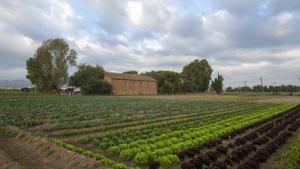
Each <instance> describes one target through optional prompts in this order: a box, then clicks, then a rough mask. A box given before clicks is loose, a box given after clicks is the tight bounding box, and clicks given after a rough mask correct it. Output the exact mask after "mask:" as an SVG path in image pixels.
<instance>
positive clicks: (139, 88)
mask: <svg viewBox="0 0 300 169" xmlns="http://www.w3.org/2000/svg"><path fill="white" fill-rule="evenodd" d="M104 79H105V80H106V81H108V82H109V83H110V84H111V85H112V93H113V94H114V95H156V94H157V88H156V82H154V81H142V80H123V79H111V78H109V77H105V78H104Z"/></svg>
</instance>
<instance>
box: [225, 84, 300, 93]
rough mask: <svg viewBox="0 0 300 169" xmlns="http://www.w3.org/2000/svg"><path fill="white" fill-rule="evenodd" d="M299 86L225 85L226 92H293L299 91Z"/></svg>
mask: <svg viewBox="0 0 300 169" xmlns="http://www.w3.org/2000/svg"><path fill="white" fill-rule="evenodd" d="M299 91H300V86H296V85H277V86H275V85H269V86H266V85H265V86H263V87H262V86H261V85H255V86H253V87H249V86H243V87H235V88H233V87H227V88H226V92H269V93H281V92H286V93H294V92H299Z"/></svg>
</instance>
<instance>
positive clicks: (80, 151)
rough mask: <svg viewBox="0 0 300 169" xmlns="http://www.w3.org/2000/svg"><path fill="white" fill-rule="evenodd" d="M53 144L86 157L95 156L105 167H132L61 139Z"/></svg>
mask: <svg viewBox="0 0 300 169" xmlns="http://www.w3.org/2000/svg"><path fill="white" fill-rule="evenodd" d="M55 144H57V145H59V146H61V147H63V148H65V149H68V150H70V151H73V152H76V153H78V154H82V155H84V156H86V157H90V158H95V159H96V160H98V161H100V163H101V164H102V165H104V166H106V167H111V168H113V169H132V168H130V167H128V166H126V165H125V164H122V163H118V162H115V161H113V160H110V159H108V158H106V157H105V156H103V155H101V154H98V153H94V152H92V151H87V150H84V149H82V148H79V147H75V146H74V145H72V144H68V143H65V142H64V141H62V140H56V141H55Z"/></svg>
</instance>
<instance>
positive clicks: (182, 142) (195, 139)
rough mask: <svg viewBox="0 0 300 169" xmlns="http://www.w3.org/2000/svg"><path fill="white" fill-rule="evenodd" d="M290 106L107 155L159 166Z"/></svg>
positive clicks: (112, 149) (122, 147) (116, 149)
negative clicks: (177, 154) (180, 152)
mask: <svg viewBox="0 0 300 169" xmlns="http://www.w3.org/2000/svg"><path fill="white" fill-rule="evenodd" d="M293 106H294V105H291V104H287V105H278V106H275V107H273V108H270V109H267V110H264V111H260V112H256V113H255V114H250V115H242V116H235V117H233V118H229V119H226V120H223V121H220V122H216V123H212V124H208V125H205V126H201V127H197V128H190V129H187V130H178V131H174V132H170V133H167V134H162V135H160V136H156V137H152V138H147V139H143V140H138V141H135V142H132V143H129V144H120V145H118V146H112V147H110V148H109V149H108V152H110V153H114V154H119V155H120V156H121V157H122V158H124V159H126V160H131V159H135V162H136V163H138V164H141V163H143V162H144V164H148V163H149V162H151V161H159V162H160V163H162V162H163V161H164V160H166V159H165V158H163V157H172V158H173V156H172V155H173V154H175V153H178V152H179V151H181V150H183V149H186V148H189V147H194V146H197V145H200V144H203V143H205V142H208V141H211V140H215V139H217V138H218V137H220V136H222V135H225V134H227V133H229V132H232V131H234V130H237V129H239V128H242V127H245V126H247V125H250V124H253V123H256V122H258V121H262V120H265V119H267V118H270V117H272V116H273V115H276V114H279V113H280V112H282V111H284V110H287V109H290V108H292V107H293ZM141 157H143V159H144V160H141ZM162 158H163V159H162ZM170 159H171V158H170ZM170 159H169V163H165V162H163V163H162V164H168V165H170V164H171V163H172V162H171V160H170ZM173 161H175V160H173ZM172 164H174V163H172Z"/></svg>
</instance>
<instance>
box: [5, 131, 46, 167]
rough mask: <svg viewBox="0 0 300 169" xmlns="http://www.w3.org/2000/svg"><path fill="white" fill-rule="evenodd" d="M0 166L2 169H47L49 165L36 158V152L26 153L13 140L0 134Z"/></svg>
mask: <svg viewBox="0 0 300 169" xmlns="http://www.w3.org/2000/svg"><path fill="white" fill-rule="evenodd" d="M0 143H1V144H0V151H1V152H0V153H1V157H3V158H1V160H0V168H3V169H35V168H36V169H48V168H51V166H48V165H44V164H42V163H41V162H40V161H38V160H36V154H34V153H33V152H31V153H28V152H26V151H24V150H23V149H24V148H22V147H20V145H19V144H18V143H16V142H15V141H14V140H12V139H10V138H5V137H1V136H0Z"/></svg>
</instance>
